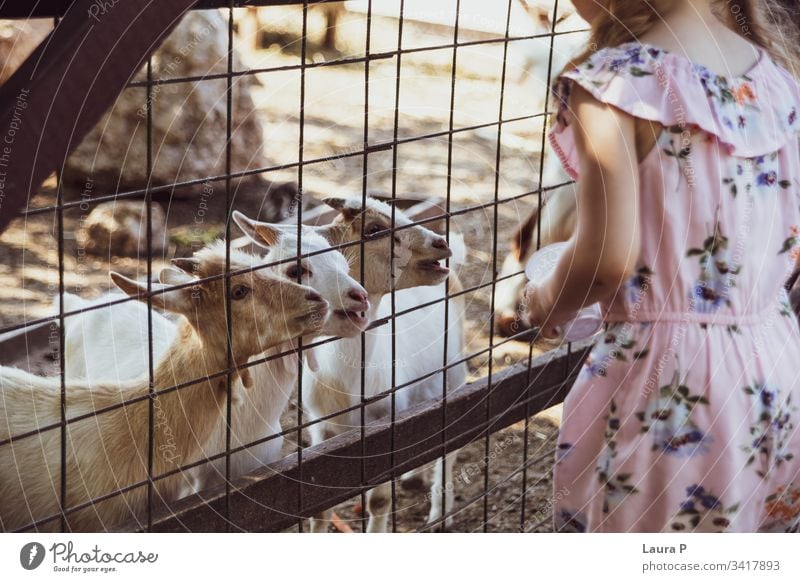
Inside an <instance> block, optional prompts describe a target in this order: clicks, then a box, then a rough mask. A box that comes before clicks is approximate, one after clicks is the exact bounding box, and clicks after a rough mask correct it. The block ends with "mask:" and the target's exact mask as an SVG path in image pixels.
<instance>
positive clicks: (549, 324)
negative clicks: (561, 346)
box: [525, 283, 569, 340]
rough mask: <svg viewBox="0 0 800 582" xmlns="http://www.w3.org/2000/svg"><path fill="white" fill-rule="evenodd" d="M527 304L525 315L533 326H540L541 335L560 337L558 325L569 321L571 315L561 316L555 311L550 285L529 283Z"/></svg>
mask: <svg viewBox="0 0 800 582" xmlns="http://www.w3.org/2000/svg"><path fill="white" fill-rule="evenodd" d="M525 304H526V307H527V309H526V312H525V317H526V318H527V319H528V323H529V324H530V325H531V327H538V328H539V335H541V336H542V337H543V338H545V339H550V340H555V339H558V338H559V336H560V335H561V332H560V330H559V329H558V327H559V326H560V325H562V324H563V323H565V322H567V321H569V317H563V316H559V315H558V314H557V313H556V312H554V310H553V307H554V304H555V301H554V299H553V297H552V295H551V294H550V293H549V292H548V285H546V284H545V285H541V286H539V285H534V284H533V283H528V284H527V285H526V287H525Z"/></svg>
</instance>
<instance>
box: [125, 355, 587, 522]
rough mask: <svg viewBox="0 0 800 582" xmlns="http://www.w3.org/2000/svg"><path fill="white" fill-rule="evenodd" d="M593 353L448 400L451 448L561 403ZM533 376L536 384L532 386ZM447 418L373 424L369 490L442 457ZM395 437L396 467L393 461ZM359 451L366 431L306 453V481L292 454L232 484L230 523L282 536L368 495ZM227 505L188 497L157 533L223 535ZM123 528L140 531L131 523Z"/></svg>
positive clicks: (544, 361)
mask: <svg viewBox="0 0 800 582" xmlns="http://www.w3.org/2000/svg"><path fill="white" fill-rule="evenodd" d="M588 349H589V348H588V347H585V346H581V347H579V348H578V349H573V350H572V352H571V353H570V352H568V351H567V350H566V349H565V348H562V349H560V350H556V351H554V352H551V353H549V354H545V355H544V356H542V357H540V358H537V359H535V360H534V361H533V369H532V370H531V371H530V372H529V371H528V369H527V367H526V366H524V365H517V366H514V367H512V368H509V369H507V370H504V371H502V372H499V373H497V374H495V378H494V381H493V386H489V384H488V382H487V380H486V379H483V380H479V381H477V382H475V383H473V384H469V385H467V386H465V387H464V388H462V389H459V390H457V391H455V392H454V393H452V394H448V398H447V403H446V404H445V407H446V418H447V419H448V425H447V427H446V430H447V434H448V436H449V437H452V438H451V439H448V440H449V442H450V443H451V445H452V448H458V447H461V446H464V445H466V444H468V443H469V442H471V441H473V440H475V439H477V438H480V437H481V436H482V435H483V434H484V433H485V431H486V430H490V431H496V430H498V429H500V428H502V427H504V426H508V425H510V424H513V423H514V422H517V421H519V420H521V419H522V418H524V417H525V416H526V414H528V413H531V414H533V413H536V412H538V411H540V410H542V409H543V408H545V407H546V406H551V405H553V404H555V403H557V402H560V401H561V400H563V397H564V396H565V395H566V393H567V392H568V390H569V388H570V386H571V385H572V383H573V381H574V379H575V377H576V375H577V373H578V370H579V369H580V366H581V365H582V363H583V360H584V359H585V357H586V356H587V355H588ZM565 370H566V374H565ZM531 376H534V377H535V380H531V381H528V378H530V377H531ZM490 388H491V394H489V390H490ZM487 398H488V403H487V402H486V400H487ZM487 404H488V407H489V410H490V414H489V415H488V417H487V415H486V413H485V408H484V406H485V405H487ZM442 412H443V411H442V403H441V402H440V401H439V402H432V403H426V404H421V405H418V406H415V407H413V408H411V409H409V410H407V411H404V412H403V413H401V414H398V415H397V418H396V421H395V423H394V427H392V425H391V424H390V423H388V422H387V421H386V420H380V421H377V422H374V423H371V424H369V425H368V426H367V427H366V429H365V440H364V442H363V446H364V450H365V457H366V459H365V460H364V469H365V478H366V481H365V482H366V483H368V484H370V486H372V485H374V484H375V483H377V482H379V481H378V479H381V478H385V477H386V476H387V475H389V474H391V473H392V472H394V473H396V474H399V473H402V472H405V471H408V470H410V469H413V468H415V467H419V466H422V465H424V464H425V463H428V462H430V461H432V460H434V459H436V458H437V457H439V456H440V455H441V446H442V439H441V433H442V430H444V429H445V427H444V426H443V425H442V419H443V418H444V417H443V415H442ZM392 432H394V442H395V451H394V458H395V466H394V467H391V466H390V462H389V459H390V454H391V451H390V450H389V449H390V447H389V442H390V438H391V433H392ZM361 451H362V442H361V429H354V430H351V431H349V432H347V433H345V434H343V435H340V436H338V437H335V438H333V439H330V440H328V441H325V442H323V443H321V444H319V445H316V446H313V447H310V448H307V449H305V450H304V452H303V463H302V473H303V479H302V481H299V467H298V464H297V459H296V456H295V455H292V456H290V457H287V458H285V459H282V460H281V461H278V462H276V463H273V464H271V465H269V466H268V467H265V468H264V469H261V470H259V471H256V472H254V473H251V474H250V475H247V476H244V477H241V478H238V479H235V480H234V481H233V482H232V484H231V485H232V486H231V491H232V493H231V499H230V525H231V526H232V527H234V528H237V529H241V530H242V531H281V530H283V529H285V528H288V527H291V526H292V525H294V524H296V522H297V519H298V517H309V516H311V515H314V514H315V513H317V512H319V511H321V510H323V509H326V508H329V507H333V506H335V505H337V504H338V503H341V502H343V501H346V500H347V499H349V498H351V497H352V496H353V495H356V494H358V493H359V492H360V491H362V490H363V489H364V486H362V485H361V484H360V475H361V466H362V455H361ZM298 486H300V487H301V488H302V492H301V495H302V499H303V508H302V511H298V507H297V499H298V498H297V487H298ZM224 501H225V488H224V487H220V488H217V489H214V490H209V491H205V492H203V493H200V494H198V495H194V496H191V497H189V498H186V499H183V500H181V501H179V502H177V503H175V504H173V505H172V506H171V508H170V509H169V510H167V511H164V512H161V513H159V514H156V515H154V517H153V531H161V532H184V531H223V530H224V529H225V525H226V524H225V519H224V518H223V517H222V516H223V513H222V506H223V504H224ZM125 529H129V530H138V529H140V527H139V526H138V524H135V523H134V524H131V526H130V527H128V528H125Z"/></svg>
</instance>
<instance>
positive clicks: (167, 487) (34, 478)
mask: <svg viewBox="0 0 800 582" xmlns="http://www.w3.org/2000/svg"><path fill="white" fill-rule="evenodd" d="M255 264H256V260H255V257H252V256H251V255H246V254H244V253H236V252H233V253H232V255H231V268H232V269H233V270H239V269H246V268H248V267H251V266H254V265H255ZM192 266H193V271H194V274H197V275H199V276H200V277H203V278H205V277H213V276H218V275H221V274H223V273H224V272H225V252H224V246H222V245H215V246H213V247H211V248H209V249H204V250H203V251H201V252H200V253H199V254H198V256H197V258H196V260H195V261H194V262H193V264H192ZM112 278H113V280H114V282H115V283H116V284H117V286H119V287H120V288H121V289H122V290H123V291H125V292H126V293H127V294H129V295H131V296H133V297H138V298H142V297H143V295H144V294H146V292H147V287H146V285H145V284H143V283H139V282H136V281H132V280H130V279H127V278H125V277H122V276H121V275H118V274H116V273H112ZM160 280H161V282H162V285H158V284H154V285H153V287H154V288H155V289H156V290H164V289H166V290H167V292H166V293H161V294H157V295H154V296H152V302H153V304H155V305H156V306H158V307H160V308H163V309H167V310H170V311H172V312H173V313H177V314H180V315H183V316H184V318H185V319H183V320H182V321H181V324H180V327H179V330H178V333H177V335H176V339H175V341H173V343H172V344H171V345H170V346H169V348H168V350H167V352H166V353H165V354H163V355H162V357H161V358H160V359H159V362H158V366H157V367H156V370H155V377H154V380H155V389H156V390H163V389H168V388H170V387H172V386H175V385H180V384H182V383H186V382H190V381H194V380H198V379H200V378H205V377H207V376H209V375H213V374H215V373H217V372H219V371H221V370H224V369H226V368H227V367H228V343H229V342H228V339H227V337H228V334H227V324H226V307H225V303H226V302H225V300H224V299H225V280H224V279H222V278H219V279H215V280H213V281H204V282H196V283H195V284H194V285H193V286H191V287H183V288H181V289H177V290H171V291H170V290H169V289H168V287H167V286H169V285H184V284H191V283H192V282H195V281H197V279H195V278H194V277H192V276H190V275H189V274H188V273H186V272H184V271H179V270H177V269H174V268H171V267H170V268H167V269H164V270H163V271H162V272H161V275H160ZM230 289H231V291H230V297H231V299H232V301H231V312H232V317H233V319H232V326H231V329H232V337H231V341H230V349H231V352H232V355H233V362H234V365H235V366H237V367H241V366H242V364H244V363H245V362H246V361H247V358H249V357H250V356H253V355H254V354H257V353H260V352H262V351H263V350H264V349H265V348H267V347H271V346H274V345H276V344H279V343H281V342H285V341H287V340H290V339H291V338H294V337H297V336H299V335H301V334H304V333H308V332H311V331H312V330H319V329H320V327H321V326H322V325H323V324H324V322H325V319H326V317H327V316H328V305H327V303H326V302H325V301H324V300H323V299H322V298H321V297H320V296H319V295H318V294H317V293H316V292H315V291H314V290H313V289H311V288H309V287H305V286H302V285H299V284H297V283H294V282H292V281H289V280H287V279H282V278H279V277H277V276H275V275H274V274H271V273H267V272H264V271H251V272H247V273H243V274H239V275H235V276H232V277H231V278H230ZM238 374H239V375H240V376H241V377H242V379H243V380H244V384H245V385H248V384H249V381H248V376H247V373H246V371H245V370H240V372H239V373H238ZM148 384H149V383H148V379H147V376H142V377H140V378H139V379H136V380H130V381H112V382H105V383H97V384H95V383H87V382H73V381H70V382H68V383H67V385H66V416H67V420H68V421H70V420H71V419H72V421H71V422H69V423H68V424H67V426H66V439H67V442H66V460H65V464H66V471H67V473H66V481H67V491H66V500H65V506H66V507H65V508H64V509H65V510H69V509H70V508H76V507H78V506H81V505H84V504H86V507H85V508H82V509H76V510H75V511H74V512H70V513H68V514H67V516H66V519H67V522H68V527H69V529H71V530H73V531H76V530H78V531H97V530H100V529H113V528H115V527H117V526H119V525H120V524H121V523H122V522H124V521H125V520H126V519H131V518H138V519H141V517H142V516H143V515H144V512H145V511H146V505H147V501H146V499H147V489H146V486H145V485H141V486H136V487H133V488H131V489H129V490H127V491H125V492H124V493H122V494H120V495H114V496H111V497H109V498H107V499H104V500H102V501H96V502H95V501H93V500H94V499H97V498H99V497H101V496H104V495H109V494H112V493H114V492H116V491H119V490H121V489H124V488H127V487H131V486H132V485H134V484H136V483H141V482H146V481H147V475H148V472H147V464H148V463H147V460H148V418H149V414H148V409H149V402H148V401H149V398H148V393H149V386H148ZM225 385H226V382H225V378H224V376H222V377H218V378H215V379H208V378H206V379H205V380H202V381H200V382H198V383H197V384H195V385H193V386H191V387H188V388H185V389H182V390H173V391H171V392H167V393H165V394H161V395H159V396H157V397H156V398H155V399H154V401H153V405H154V408H155V412H154V431H153V456H152V460H153V467H152V469H153V473H152V474H153V475H154V476H155V477H158V476H160V475H163V474H164V473H167V472H169V471H171V470H174V469H175V468H177V467H179V466H180V465H181V464H186V463H191V462H193V461H194V460H196V459H197V458H198V457H199V455H200V453H201V451H202V448H201V447H202V445H203V443H204V442H205V441H206V439H207V438H208V437H209V436H210V434H211V432H212V429H213V427H214V426H216V425H217V423H218V418H219V417H220V416H221V414H222V411H223V410H224V406H225V395H226V390H225ZM0 396H2V400H0V419H2V422H1V423H0V440H9V439H10V442H7V443H5V444H3V445H2V446H0V527H2V529H3V530H15V529H19V528H22V527H25V526H26V525H27V524H29V523H32V522H37V521H41V520H45V519H46V518H48V517H50V516H52V515H58V514H59V511H60V503H59V497H60V495H59V490H60V481H61V431H60V430H58V428H59V427H58V423H59V422H60V420H61V381H60V379H58V378H41V377H38V376H34V375H32V374H29V373H27V372H24V371H22V370H17V369H14V368H0ZM132 399H138V400H137V402H135V403H132V404H125V405H124V406H121V407H119V408H115V409H113V410H110V411H108V412H103V413H100V414H97V415H95V414H94V413H95V412H98V411H100V410H101V409H104V408H107V407H110V406H115V405H119V404H121V403H123V402H127V401H130V400H132ZM83 415H88V416H87V418H85V419H81V420H74V419H76V418H78V417H80V416H83ZM26 433H29V434H30V433H32V434H31V436H27V437H26V436H23V435H24V434H26ZM184 481H185V476H184V475H183V474H181V473H179V472H178V473H175V474H174V475H171V476H168V477H165V478H162V479H158V480H157V481H156V482H155V483H154V488H155V491H154V499H155V501H156V503H157V504H159V505H160V504H161V503H168V502H170V501H172V500H174V499H175V498H176V497H177V495H178V492H179V491H180V489H181V485H182V482H184ZM55 526H58V520H57V519H56V520H54V521H50V522H48V523H47V524H42V527H39V526H37V529H52V528H54V527H55Z"/></svg>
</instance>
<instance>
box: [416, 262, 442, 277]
mask: <svg viewBox="0 0 800 582" xmlns="http://www.w3.org/2000/svg"><path fill="white" fill-rule="evenodd" d="M441 260H443V259H440V260H436V259H429V260H427V261H418V262H417V269H420V270H421V271H431V272H433V273H439V274H442V275H447V274H448V273H450V269H448V268H447V267H445V266H444V265H442V264H441V262H440V261H441Z"/></svg>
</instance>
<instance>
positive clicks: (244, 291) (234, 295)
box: [231, 285, 251, 301]
mask: <svg viewBox="0 0 800 582" xmlns="http://www.w3.org/2000/svg"><path fill="white" fill-rule="evenodd" d="M250 291H251V289H250V287H247V286H246V285H236V286H235V287H234V288H233V289H231V299H233V300H234V301H239V300H240V299H244V298H245V297H247V296H248V295H250Z"/></svg>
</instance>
